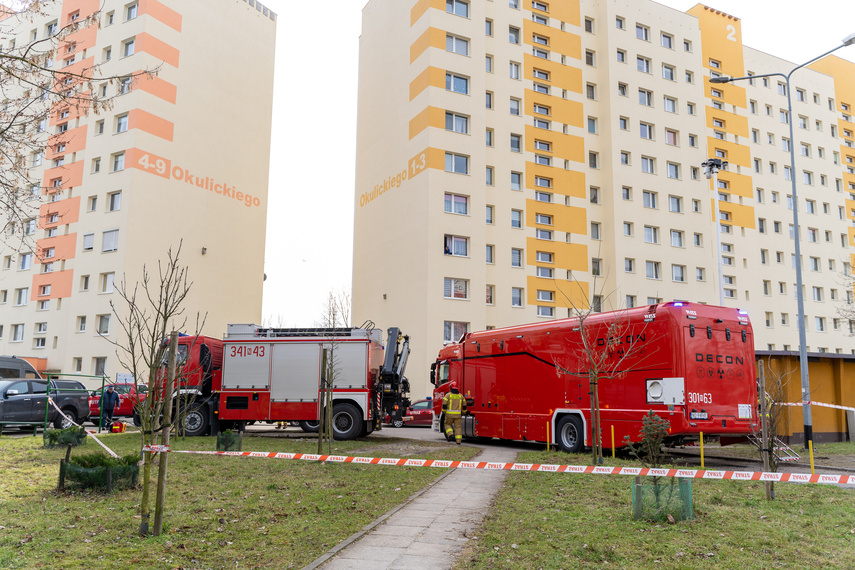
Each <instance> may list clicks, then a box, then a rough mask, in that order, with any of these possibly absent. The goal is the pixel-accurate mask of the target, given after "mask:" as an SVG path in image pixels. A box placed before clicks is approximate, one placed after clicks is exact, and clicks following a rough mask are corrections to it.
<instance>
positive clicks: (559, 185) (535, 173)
mask: <svg viewBox="0 0 855 570" xmlns="http://www.w3.org/2000/svg"><path fill="white" fill-rule="evenodd" d="M539 176H542V177H544V178H549V179H550V180H552V187H550V188H546V187H543V186H537V185H536V184H535V182H536V178H537V177H539ZM525 184H526V188H528V189H529V190H541V191H543V192H552V193H553V194H561V195H563V196H572V197H574V198H585V197H586V196H587V194H588V193H587V191H586V189H585V173H584V172H576V171H573V170H564V169H563V168H556V167H554V166H543V165H542V164H535V163H533V162H527V163H526V167H525ZM582 233H584V232H582Z"/></svg>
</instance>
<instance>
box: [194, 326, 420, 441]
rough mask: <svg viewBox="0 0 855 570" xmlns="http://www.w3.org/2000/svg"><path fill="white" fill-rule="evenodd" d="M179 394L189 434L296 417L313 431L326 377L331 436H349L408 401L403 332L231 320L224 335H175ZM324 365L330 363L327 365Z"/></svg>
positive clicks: (369, 429) (374, 425)
mask: <svg viewBox="0 0 855 570" xmlns="http://www.w3.org/2000/svg"><path fill="white" fill-rule="evenodd" d="M178 343H179V363H180V364H179V366H180V367H181V369H180V372H181V386H180V392H181V394H182V396H184V399H185V400H188V401H189V403H188V404H186V405H187V409H186V411H185V413H184V414H183V425H182V427H183V428H184V430H185V432H186V434H187V435H191V436H193V435H205V434H208V433H211V434H215V433H217V431H219V430H223V429H242V428H243V427H244V426H245V425H246V424H247V423H252V422H257V421H296V422H299V423H300V426H301V427H302V428H303V429H304V430H305V431H308V432H312V431H317V430H318V424H319V416H320V410H321V405H322V399H321V393H322V390H323V386H324V384H325V383H326V381H327V375H331V376H332V389H333V412H332V414H333V418H332V425H333V436H334V437H335V438H336V439H339V440H345V439H353V438H356V437H362V436H365V435H368V434H370V433H371V432H372V431H374V430H375V429H379V428H380V419H381V418H383V417H385V416H386V415H390V416H392V417H393V418H397V419H400V417H401V414H402V412H403V410H405V409H406V407H407V406H408V405H409V400H408V399H407V395H408V392H409V389H410V387H409V382H408V381H407V379H406V378H405V377H404V371H405V368H406V362H407V355H408V354H409V337H407V336H404V335H402V334H400V332H399V330H398V329H397V328H390V329H389V330H388V340H387V343H386V346H385V347H384V346H383V344H382V331H381V330H380V329H375V328H373V325H367V326H365V325H364V326H363V328H303V329H290V328H289V329H285V328H265V327H260V326H258V325H251V324H235V325H229V327H228V334H227V335H226V338H225V340H218V339H215V338H212V337H207V336H182V337H180V338H179V341H178ZM330 363H332V364H331V366H330V365H329V364H330Z"/></svg>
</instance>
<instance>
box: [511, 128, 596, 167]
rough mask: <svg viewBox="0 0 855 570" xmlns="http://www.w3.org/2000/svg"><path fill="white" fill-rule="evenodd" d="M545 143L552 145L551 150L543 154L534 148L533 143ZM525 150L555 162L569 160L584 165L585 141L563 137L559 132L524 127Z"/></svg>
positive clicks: (579, 138) (572, 137) (567, 136)
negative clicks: (545, 155)
mask: <svg viewBox="0 0 855 570" xmlns="http://www.w3.org/2000/svg"><path fill="white" fill-rule="evenodd" d="M536 140H538V141H545V142H548V143H551V144H552V150H551V151H549V152H545V151H542V150H538V149H536V148H535V147H534V141H536ZM525 149H526V150H527V151H530V152H539V153H542V154H548V155H551V156H553V157H555V159H556V160H561V161H564V160H571V161H573V162H578V163H580V164H584V163H585V139H583V138H582V137H577V136H574V135H565V134H564V133H562V132H559V131H548V130H546V129H538V128H537V127H535V126H533V125H526V126H525Z"/></svg>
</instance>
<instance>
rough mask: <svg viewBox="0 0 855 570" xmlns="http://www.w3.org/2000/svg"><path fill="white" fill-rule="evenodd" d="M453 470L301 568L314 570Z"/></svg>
mask: <svg viewBox="0 0 855 570" xmlns="http://www.w3.org/2000/svg"><path fill="white" fill-rule="evenodd" d="M483 452H484V450H483V449H482V450H481V451H480V452H479V453H478V455H481V454H482V453H483ZM478 455H476V456H475V457H478ZM473 459H474V457H473ZM454 471H455V469H449V470H448V471H446V472H445V473H443V474H442V475H440V476H439V477H437V478H436V480H434V481H433V482H432V483H431V484H430V485H428V486H427V487H425V488H424V489H422V490H421V491H418V492H416V493H413V494H412V495H411V496H410V497H408V498H407V500H406V501H404V502H403V503H401V504H400V505H398V506H397V507H393V508H391V509H390V510H388V511H387V512H385V513H383V514H382V515H380V516H379V517H378V518H377V519H375V520H374V521H373V522H370V523H368V524H367V525H365V526H364V527H362V530H360V531H358V532H355V533H353V534H352V535H350V536H349V537H347V538H345V539H344V540H343V541H341V542H339V543H338V544H336V545H335V546H333V547H332V548H330V549H329V550H327V551H326V552H325V553H323V554H322V555H320V556H319V557H318V558H316V559H315V560H313V561H312V562H311V563H310V564H308V565H306V566H304V567H303V570H315V569H316V568H319V567H320V566H321V565H322V564H324V563H325V562H326V561H327V560H329V559H330V558H332V557H333V556H335V555H336V554H338V553H339V551H341V550H343V549H345V548H347V547H348V546H350V545H351V544H353V543H354V542H356V541H357V540H359V539H360V538H362V537H363V536H365V535H366V534H367V533H368V532H370V531H371V530H373V529H374V528H375V527H377V526H379V525H380V524H381V523H383V522H385V521H386V519H388V518H389V517H391V516H392V515H394V514H395V513H397V512H398V511H400V510H401V509H403V508H404V507H406V506H407V505H409V504H410V503H411V502H413V501H414V500H416V499H417V498H419V497H420V496H422V495H423V494H425V493H426V492H428V491H429V490H431V489H432V488H433V487H434V486H435V485H436V484H437V483H439V482H440V481H442V480H443V479H445V478H446V477H448V476H449V475H451V474H452V473H454Z"/></svg>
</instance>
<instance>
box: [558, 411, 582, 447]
mask: <svg viewBox="0 0 855 570" xmlns="http://www.w3.org/2000/svg"><path fill="white" fill-rule="evenodd" d="M555 433H556V435H557V436H558V447H560V448H561V451H563V452H565V453H579V452H580V451H582V446H583V445H584V442H585V437H584V435H583V432H582V422H581V421H580V420H579V418H578V417H577V416H564V417H563V418H561V421H559V422H558V427H557V428H556V429H555Z"/></svg>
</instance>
